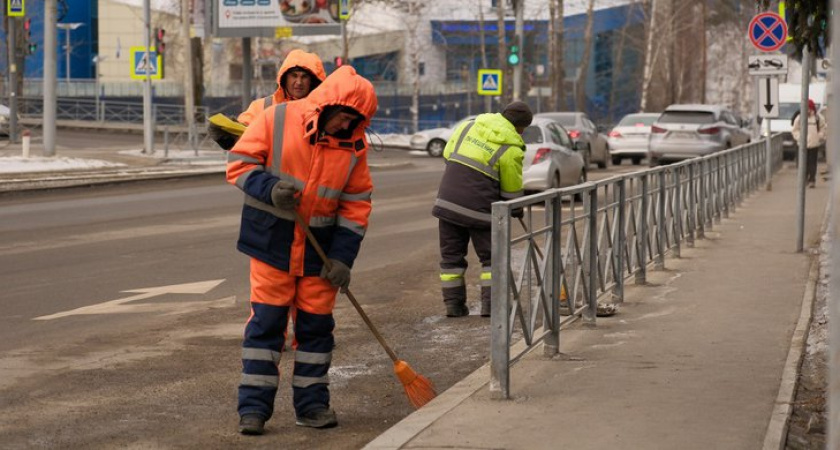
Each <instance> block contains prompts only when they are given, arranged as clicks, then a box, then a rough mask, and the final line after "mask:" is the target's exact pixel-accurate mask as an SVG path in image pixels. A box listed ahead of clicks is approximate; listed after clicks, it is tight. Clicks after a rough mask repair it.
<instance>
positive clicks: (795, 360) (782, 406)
mask: <svg viewBox="0 0 840 450" xmlns="http://www.w3.org/2000/svg"><path fill="white" fill-rule="evenodd" d="M830 208H831V206H830V205H826V207H825V212H824V213H823V224H822V227H821V228H820V238H822V236H823V235H825V233H826V231H827V229H828V220H829V218H830V217H831V215H830V211H831V209H830ZM810 266H811V267H810V270H809V271H808V281H807V284H806V285H805V293H804V294H803V296H802V309H801V311H800V313H799V320H798V321H797V323H796V329H794V330H793V336H792V337H791V340H790V350H789V351H788V356H787V360H786V361H785V368H784V370H783V371H782V381H781V384H780V386H779V394H778V395H777V396H776V402H775V406H774V407H773V413H772V414H771V416H770V423H769V424H768V425H767V432H766V433H765V435H764V445H763V446H762V449H763V450H784V448H785V443H786V441H787V432H788V424H789V423H790V416H791V414H792V413H793V403H794V400H795V399H796V388H797V386H798V384H799V371H800V369H801V367H802V358H803V356H804V354H805V344H806V342H807V340H808V330H809V328H810V327H811V318H812V316H813V309H814V300H815V299H816V292H817V282H818V281H819V271H820V261H819V258H811V264H810Z"/></svg>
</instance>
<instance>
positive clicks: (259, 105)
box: [236, 49, 327, 125]
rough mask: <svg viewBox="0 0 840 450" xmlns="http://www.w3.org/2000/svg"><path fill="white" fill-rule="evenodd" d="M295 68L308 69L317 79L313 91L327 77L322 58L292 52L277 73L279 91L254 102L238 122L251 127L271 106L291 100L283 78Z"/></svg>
mask: <svg viewBox="0 0 840 450" xmlns="http://www.w3.org/2000/svg"><path fill="white" fill-rule="evenodd" d="M295 67H300V68H302V69H306V70H308V71H309V73H311V74H312V76H313V77H315V79H313V80H312V87H313V89H314V88H315V87H317V85H318V84H319V83H321V82H323V81H324V79H325V78H326V77H327V75H326V72H324V65H323V64H322V63H321V58H318V55H316V54H314V53H307V52H305V51H303V50H298V49H295V50H292V51H290V52H289V54H288V55H287V56H286V59H285V60H284V61H283V65H281V66H280V70H278V71H277V90H276V91H274V94H272V95H269V96H268V97H263V98H258V99H256V100H254V101H252V102H251V104H250V105H249V106H248V109H246V110H245V111H244V112H243V113H242V114H240V115H239V117H237V118H236V120H237V121H239V122H240V123H243V124H245V125H250V124H251V122H252V121H253V120H254V119H255V118H256V117H257V116H258V115H259V114H260V113H261V112H263V110H265V109H267V108H268V107H269V106H271V105H279V104H280V103H284V102H287V101H289V100H291V99H289V98H286V91H285V90H283V76H284V75H286V72H288V71H289V70H290V69H293V68H295Z"/></svg>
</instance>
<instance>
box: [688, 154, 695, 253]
mask: <svg viewBox="0 0 840 450" xmlns="http://www.w3.org/2000/svg"><path fill="white" fill-rule="evenodd" d="M696 194H697V187H696V185H695V183H694V163H693V162H692V163H689V164H688V220H686V222H687V225H688V238H687V239H686V244H688V246H689V247H694V230H695V229H696V228H697V197H696Z"/></svg>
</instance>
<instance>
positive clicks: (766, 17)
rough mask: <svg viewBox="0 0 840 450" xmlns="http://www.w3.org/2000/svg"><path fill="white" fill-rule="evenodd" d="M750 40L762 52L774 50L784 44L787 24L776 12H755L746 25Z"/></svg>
mask: <svg viewBox="0 0 840 450" xmlns="http://www.w3.org/2000/svg"><path fill="white" fill-rule="evenodd" d="M748 32H749V35H750V42H752V44H753V45H754V46H755V48H757V49H759V50H761V51H763V52H774V51H776V50H778V49H779V48H781V46H783V45H785V40H786V39H787V24H786V23H785V19H782V17H781V16H779V15H778V14H776V13H771V12H766V13H761V14H757V15H756V16H755V17H753V18H752V20H750V25H749V27H748Z"/></svg>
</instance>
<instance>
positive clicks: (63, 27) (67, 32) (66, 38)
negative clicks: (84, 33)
mask: <svg viewBox="0 0 840 450" xmlns="http://www.w3.org/2000/svg"><path fill="white" fill-rule="evenodd" d="M82 25H84V24H83V23H81V22H71V23H57V24H55V26H56V27H58V28H59V29H61V30H64V71H65V73H64V78H65V79H66V80H67V83H70V31H72V30H75V29H77V28H79V27H80V26H82Z"/></svg>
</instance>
